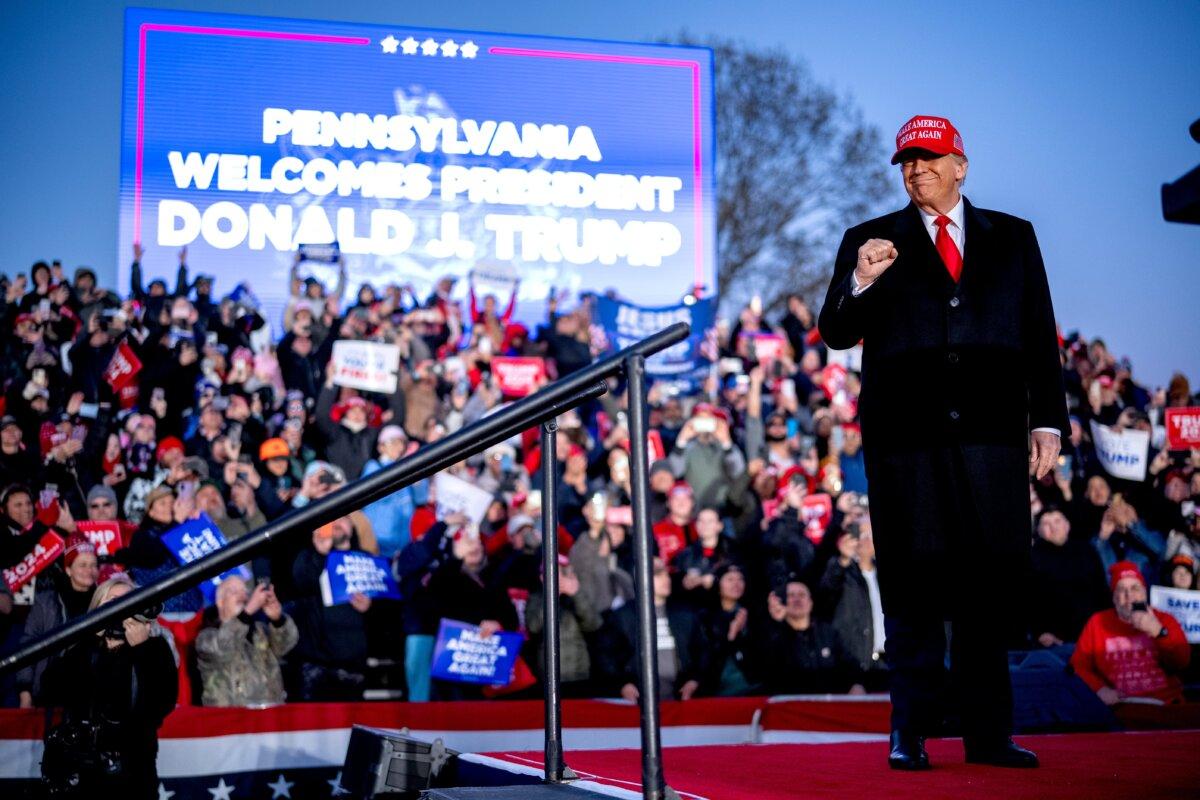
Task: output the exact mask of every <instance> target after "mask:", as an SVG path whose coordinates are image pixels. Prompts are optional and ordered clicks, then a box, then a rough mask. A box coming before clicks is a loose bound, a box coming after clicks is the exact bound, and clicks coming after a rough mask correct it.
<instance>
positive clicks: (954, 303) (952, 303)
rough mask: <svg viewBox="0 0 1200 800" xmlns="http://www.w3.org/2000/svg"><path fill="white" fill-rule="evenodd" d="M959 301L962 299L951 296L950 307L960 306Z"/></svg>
mask: <svg viewBox="0 0 1200 800" xmlns="http://www.w3.org/2000/svg"><path fill="white" fill-rule="evenodd" d="M959 302H961V301H960V300H959V299H958V298H957V297H951V298H950V307H951V308H958V304H959Z"/></svg>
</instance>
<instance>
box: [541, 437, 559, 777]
mask: <svg viewBox="0 0 1200 800" xmlns="http://www.w3.org/2000/svg"><path fill="white" fill-rule="evenodd" d="M557 444H558V422H557V421H556V420H547V421H546V422H544V423H542V573H543V583H542V589H543V592H542V601H543V604H544V606H543V611H542V619H543V621H544V623H545V624H544V625H543V626H542V633H543V635H544V643H545V647H544V648H543V649H544V651H545V652H544V653H543V658H544V662H543V664H542V667H543V670H542V674H543V675H544V676H545V679H546V685H545V707H546V708H545V710H546V732H545V735H546V740H545V752H546V781H547V782H548V783H562V782H563V769H564V767H565V764H564V763H563V749H562V696H561V692H560V688H561V687H560V686H559V682H560V681H561V679H562V673H561V670H560V665H559V651H558V649H559V638H558V634H559V629H558V624H559V623H558V611H559V607H558V452H557V447H556V445H557Z"/></svg>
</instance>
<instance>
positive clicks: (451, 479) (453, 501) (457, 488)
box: [433, 472, 492, 525]
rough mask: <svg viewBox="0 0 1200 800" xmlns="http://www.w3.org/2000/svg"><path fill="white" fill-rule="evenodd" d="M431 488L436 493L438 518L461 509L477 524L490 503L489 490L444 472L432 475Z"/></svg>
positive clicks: (481, 519)
mask: <svg viewBox="0 0 1200 800" xmlns="http://www.w3.org/2000/svg"><path fill="white" fill-rule="evenodd" d="M433 489H434V494H435V495H437V518H438V519H445V518H446V517H448V516H449V515H451V514H457V513H458V512H460V511H461V512H462V513H464V514H466V515H467V516H468V517H470V518H471V521H472V522H474V523H475V524H476V525H479V524H480V523H481V522H483V517H484V515H485V514H487V510H488V506H490V505H491V504H492V493H491V492H486V491H484V490H483V489H480V488H479V487H478V486H476V485H475V484H473V483H469V482H467V481H464V480H463V479H462V478H459V477H456V476H454V475H450V474H448V473H445V472H439V473H438V474H437V475H434V476H433Z"/></svg>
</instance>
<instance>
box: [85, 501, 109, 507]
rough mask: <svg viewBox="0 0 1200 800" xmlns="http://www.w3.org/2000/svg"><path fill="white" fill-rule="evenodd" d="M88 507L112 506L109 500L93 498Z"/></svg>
mask: <svg viewBox="0 0 1200 800" xmlns="http://www.w3.org/2000/svg"><path fill="white" fill-rule="evenodd" d="M88 508H112V501H111V500H93V501H92V502H90V503H88Z"/></svg>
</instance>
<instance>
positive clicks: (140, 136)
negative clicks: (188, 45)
mask: <svg viewBox="0 0 1200 800" xmlns="http://www.w3.org/2000/svg"><path fill="white" fill-rule="evenodd" d="M149 31H163V32H166V33H197V34H201V35H204V36H237V37H241V38H244V39H284V40H288V41H293V42H321V43H324V44H354V45H364V44H370V43H371V40H370V39H368V38H366V37H362V36H328V35H325V34H319V33H294V32H290V31H256V30H249V29H244V28H209V27H203V26H198V25H164V24H162V23H156V22H144V23H142V25H141V26H140V28H139V31H138V83H137V86H138V95H137V146H136V150H135V151H134V167H133V241H134V242H135V243H139V244H140V243H141V241H142V144H143V142H144V141H145V138H144V133H145V128H144V119H145V111H146V34H147V33H148V32H149Z"/></svg>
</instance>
